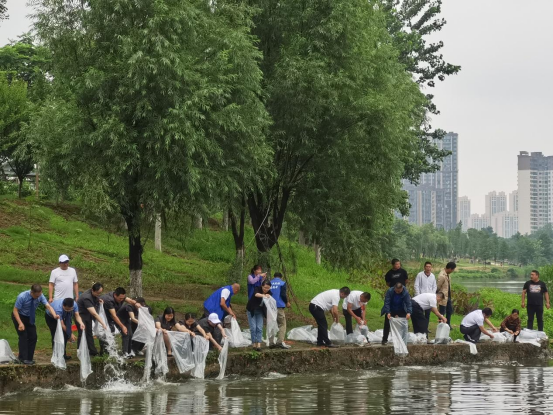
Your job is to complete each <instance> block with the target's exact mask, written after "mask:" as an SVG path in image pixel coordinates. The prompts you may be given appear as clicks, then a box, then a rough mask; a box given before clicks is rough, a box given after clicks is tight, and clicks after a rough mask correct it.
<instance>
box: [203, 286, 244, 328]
mask: <svg viewBox="0 0 553 415" xmlns="http://www.w3.org/2000/svg"><path fill="white" fill-rule="evenodd" d="M239 291H240V284H236V283H235V284H232V285H227V286H226V287H221V288H219V289H218V290H217V291H215V292H214V293H213V294H211V295H210V296H209V297H208V298H207V300H205V301H204V317H209V315H210V314H211V313H215V314H217V315H218V316H219V320H221V321H223V320H224V319H225V316H227V315H230V316H232V317H233V318H236V314H234V311H232V307H231V304H230V303H231V299H232V297H233V296H234V295H236V294H238V292H239Z"/></svg>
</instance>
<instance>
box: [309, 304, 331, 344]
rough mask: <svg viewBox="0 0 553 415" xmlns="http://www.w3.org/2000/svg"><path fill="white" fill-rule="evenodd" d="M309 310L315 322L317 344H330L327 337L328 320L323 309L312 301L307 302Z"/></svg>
mask: <svg viewBox="0 0 553 415" xmlns="http://www.w3.org/2000/svg"><path fill="white" fill-rule="evenodd" d="M309 312H310V313H311V315H312V316H313V318H314V319H315V321H316V322H317V346H328V345H330V344H331V341H330V339H329V338H328V322H327V321H326V315H325V312H324V310H323V309H322V308H321V307H319V306H316V305H315V304H313V303H310V304H309Z"/></svg>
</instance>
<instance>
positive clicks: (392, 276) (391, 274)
mask: <svg viewBox="0 0 553 415" xmlns="http://www.w3.org/2000/svg"><path fill="white" fill-rule="evenodd" d="M384 278H385V279H386V285H387V286H388V287H393V286H394V285H396V283H398V282H401V283H402V284H403V286H404V287H405V286H406V285H407V282H408V281H409V275H407V271H405V270H404V269H403V268H401V262H400V260H399V259H396V258H394V259H392V269H391V270H390V271H388V272H387V273H386V276H385V277H384Z"/></svg>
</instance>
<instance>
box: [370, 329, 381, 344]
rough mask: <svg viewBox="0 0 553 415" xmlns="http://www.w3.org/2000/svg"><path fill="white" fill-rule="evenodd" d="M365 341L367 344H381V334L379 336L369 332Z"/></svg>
mask: <svg viewBox="0 0 553 415" xmlns="http://www.w3.org/2000/svg"><path fill="white" fill-rule="evenodd" d="M367 339H368V340H369V343H381V342H382V334H381V335H380V336H379V335H378V334H377V332H376V331H375V332H374V333H373V332H372V331H369V334H368V335H367Z"/></svg>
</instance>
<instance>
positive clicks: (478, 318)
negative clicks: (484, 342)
mask: <svg viewBox="0 0 553 415" xmlns="http://www.w3.org/2000/svg"><path fill="white" fill-rule="evenodd" d="M491 316H492V310H491V308H489V307H486V308H484V309H483V310H474V311H472V312H470V313H468V314H467V315H466V316H465V317H464V318H463V321H462V322H461V327H460V329H461V334H464V338H465V340H466V341H468V342H471V343H478V340H480V334H481V333H484V334H486V335H488V336H490V338H492V339H493V334H492V333H490V332H489V331H488V330H486V329H485V328H484V322H486V324H487V325H488V326H490V327H491V329H492V330H493V331H494V332H497V331H498V330H497V329H496V328H495V326H494V325H493V324H492V322H491V321H490V317H491Z"/></svg>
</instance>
